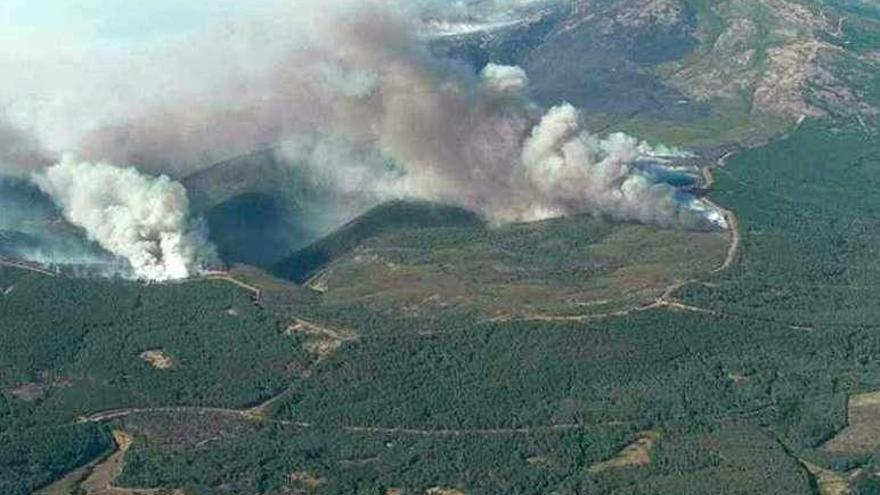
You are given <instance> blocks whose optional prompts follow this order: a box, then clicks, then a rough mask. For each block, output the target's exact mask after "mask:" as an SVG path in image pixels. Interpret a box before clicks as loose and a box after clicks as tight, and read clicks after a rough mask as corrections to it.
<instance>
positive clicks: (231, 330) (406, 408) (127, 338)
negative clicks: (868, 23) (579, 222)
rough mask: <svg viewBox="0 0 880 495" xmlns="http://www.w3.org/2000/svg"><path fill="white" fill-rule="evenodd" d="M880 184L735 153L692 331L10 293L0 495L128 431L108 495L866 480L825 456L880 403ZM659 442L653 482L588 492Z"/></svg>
mask: <svg viewBox="0 0 880 495" xmlns="http://www.w3.org/2000/svg"><path fill="white" fill-rule="evenodd" d="M878 172H880V145H878V144H877V143H875V142H872V141H871V140H868V139H867V138H866V137H865V136H864V135H863V134H861V133H860V132H859V130H858V129H857V128H848V127H843V126H840V127H823V126H822V125H820V124H809V123H808V124H807V125H805V126H803V127H801V128H800V129H799V130H797V131H796V132H794V133H793V134H792V135H791V136H788V137H786V138H784V139H779V140H776V141H774V142H772V143H769V144H767V145H765V146H760V147H756V148H753V149H748V150H744V151H742V152H739V153H737V154H736V155H735V156H734V157H733V158H731V159H730V160H729V161H728V163H727V164H726V166H725V167H724V168H722V169H720V170H717V171H716V178H717V180H716V182H715V184H714V185H713V189H712V191H711V196H712V198H713V199H714V200H715V201H717V202H718V203H720V204H722V205H724V206H725V207H727V208H730V209H731V210H733V211H735V212H736V215H737V218H738V222H739V228H740V232H741V235H742V240H741V246H740V249H739V251H738V253H737V257H736V259H735V263H734V264H733V265H732V266H731V267H730V268H729V269H728V270H724V271H721V272H719V273H717V274H715V275H711V276H706V277H704V278H703V279H701V280H697V281H694V282H692V283H689V284H687V285H685V286H684V287H682V288H680V289H679V290H678V291H677V293H676V294H674V297H676V298H678V300H680V301H682V303H683V304H685V305H687V306H688V307H694V308H701V309H702V310H703V311H693V310H687V309H676V308H674V307H670V308H662V307H661V308H654V309H650V310H645V311H638V312H633V313H630V314H627V315H621V316H617V317H609V318H604V319H603V318H600V319H596V320H587V321H569V322H563V321H559V322H553V321H528V320H522V319H513V320H510V321H489V320H485V319H483V318H479V317H478V316H477V315H473V314H472V313H470V312H469V311H463V312H455V311H452V312H447V313H444V314H442V315H434V316H433V317H420V316H413V315H405V314H393V313H376V312H374V311H371V310H370V309H369V308H367V307H365V306H364V305H363V304H361V303H359V302H357V301H354V302H352V303H349V304H346V303H345V301H344V300H342V299H340V298H334V299H332V300H328V301H325V300H324V299H322V297H321V295H320V294H318V295H315V294H314V293H313V292H310V291H307V290H305V289H302V288H298V287H296V286H293V285H291V284H289V283H288V282H284V281H283V280H275V279H272V278H271V277H269V276H266V275H259V274H257V273H251V274H249V275H248V274H247V273H243V274H242V276H243V277H245V278H247V276H250V277H251V278H250V279H248V282H249V283H255V284H261V286H262V287H264V289H265V290H264V291H263V293H262V294H261V295H260V297H259V298H257V299H255V298H254V296H253V294H250V293H249V292H248V291H246V290H244V289H242V288H240V287H237V286H235V285H232V284H229V283H227V282H224V281H220V280H214V281H192V282H186V283H180V284H172V285H144V284H138V283H133V282H125V281H114V280H105V281H96V280H85V279H76V278H67V277H47V276H44V275H39V274H34V273H29V272H25V271H20V270H15V269H10V268H4V269H2V270H0V288H6V287H11V288H12V289H11V290H9V291H5V295H4V296H2V297H3V300H2V304H0V322H2V324H0V333H2V338H3V340H4V342H5V344H4V350H5V352H3V353H0V369H2V370H3V373H2V375H0V389H2V391H3V394H2V396H0V432H2V433H0V434H2V437H3V441H2V443H0V445H2V447H0V492H2V493H4V494H6V493H8V494H11V495H18V494H28V493H31V492H33V491H34V490H36V489H38V488H40V487H44V486H47V485H48V484H50V483H51V482H52V481H54V480H55V479H58V478H60V477H62V476H64V475H65V474H66V473H68V472H70V471H71V470H73V469H74V468H76V467H78V466H83V465H85V464H88V463H90V462H92V461H94V460H96V459H100V458H101V457H102V456H104V455H106V454H107V452H110V451H112V450H113V449H114V443H113V440H112V438H111V435H110V432H111V431H112V430H113V429H123V430H125V431H126V432H128V433H129V434H131V435H133V438H134V443H133V446H132V447H131V450H130V451H129V452H128V453H127V454H126V456H125V464H124V470H123V472H122V475H121V476H120V477H119V478H118V479H117V480H116V484H117V486H130V487H140V488H156V487H165V488H176V489H182V490H184V491H185V492H186V493H194V494H214V493H218V494H219V493H267V494H282V493H300V492H304V493H312V492H314V493H333V494H350V493H364V494H380V495H381V494H385V493H394V492H393V491H392V489H404V490H406V492H404V493H423V492H424V491H425V490H427V489H429V488H431V487H448V488H456V489H459V490H462V491H463V492H464V493H468V494H482V493H487V494H489V493H499V494H502V493H503V494H510V493H517V494H544V493H558V494H577V493H597V494H598V493H603V494H604V493H608V494H632V493H644V494H656V493H668V494H707V493H745V492H748V493H766V494H770V493H779V494H793V493H804V494H807V493H816V490H817V486H819V485H818V483H819V480H820V478H819V477H817V476H816V475H815V474H814V473H813V472H811V471H810V470H809V469H808V468H807V467H806V466H807V465H808V464H809V465H811V466H821V467H822V468H823V469H826V470H829V471H831V472H834V473H845V472H847V471H849V470H851V469H853V468H857V467H861V468H862V469H863V472H870V470H871V466H873V465H874V463H875V462H876V461H875V457H874V455H875V452H874V451H864V450H863V451H853V452H842V451H829V450H828V449H826V448H824V446H825V444H826V443H827V442H828V441H829V440H830V439H832V438H834V437H835V436H836V435H838V434H839V433H840V432H841V431H842V430H844V428H846V427H847V400H848V398H849V397H850V396H851V395H853V394H859V393H863V392H871V391H874V390H877V389H880V333H878V332H877V326H876V321H877V315H876V314H875V313H876V311H877V309H876V307H875V306H876V305H875V304H873V302H874V301H876V299H877V295H878V292H880V284H877V283H872V280H876V279H877V274H878V270H880V261H878V259H880V258H878V257H877V256H876V247H875V246H877V238H876V237H877V234H876V232H878V231H880V230H878V229H877V223H878V222H880V216H878V209H880V201H878V200H877V199H878V198H877V197H876V195H877V191H878V190H880V188H878V187H877V186H878V184H877V181H878V179H877V178H876V177H878ZM442 231H443V230H442V229H441V231H440V232H442ZM449 232H453V233H454V232H455V230H449ZM352 235H354V234H352ZM357 235H358V236H364V237H362V238H359V239H358V240H357V243H362V242H369V241H368V239H367V237H366V236H367V234H366V233H361V234H357ZM407 235H408V234H406V233H405V231H400V233H399V234H394V236H397V237H400V238H406V236H407ZM439 235H440V234H439V233H437V234H432V236H434V237H431V236H429V237H428V239H429V240H430V242H431V243H432V244H437V243H441V242H443V239H441V238H435V237H436V236H439ZM603 235H604V234H603ZM386 239H387V237H386ZM352 242H354V241H352ZM383 242H387V240H386V241H383ZM401 242H403V241H401ZM407 242H411V241H407ZM343 244H345V243H343ZM347 249H350V247H349V248H347ZM316 252H317V251H316ZM261 277H262V278H261ZM295 318H302V319H305V320H307V321H310V322H319V323H320V325H324V326H325V327H321V328H325V329H324V330H323V331H324V332H325V333H326V334H323V335H319V334H320V332H317V333H316V331H314V330H312V331H311V333H310V332H309V331H306V332H299V333H297V332H295V331H291V326H290V325H291V321H293V319H295ZM318 327H319V326H318V325H317V324H316V328H318ZM308 328H311V327H308ZM327 329H330V330H327ZM346 332H350V333H351V335H350V336H348V335H349V334H348V333H346ZM341 334H345V336H340V335H341ZM322 339H323V340H322ZM315 342H318V343H324V344H326V343H328V342H329V343H332V344H333V346H332V351H333V352H326V353H321V352H318V353H316V352H315V349H316V348H317V349H320V346H317V347H316V346H315V345H313V344H315ZM149 350H153V351H161V355H162V356H164V357H165V358H167V363H166V364H167V366H165V367H157V366H154V364H155V363H152V364H151V362H150V361H149V360H147V359H144V357H143V356H144V354H143V353H144V352H145V351H149ZM270 399H271V400H270ZM267 401H268V402H267ZM255 407H256V409H253V408H255ZM114 410H127V411H128V412H127V413H126V414H125V415H123V416H120V417H117V418H111V419H108V420H106V421H101V420H98V421H94V422H92V421H88V420H87V419H88V418H89V417H90V416H91V415H94V414H96V413H101V412H106V411H114ZM248 411H250V412H248ZM648 431H649V432H654V433H652V434H656V438H657V440H656V441H655V442H654V443H653V444H652V448H651V449H650V451H649V452H648V454H647V455H648V456H649V457H648V458H649V462H647V463H643V464H638V465H629V466H624V467H619V468H612V469H599V468H597V467H596V466H601V465H602V464H600V463H602V462H603V461H607V460H608V459H613V458H614V457H615V456H616V455H618V453H620V452H621V450H622V449H624V447H626V446H627V445H630V444H632V443H633V442H634V441H635V440H637V439H638V438H641V437H643V436H644V435H645V433H644V432H648ZM876 445H877V448H880V438H878V441H877V444H876ZM221 466H222V468H221ZM873 480H874V478H873V477H871V476H861V477H854V478H853V480H852V487H853V489H854V490H856V491H857V493H876V489H877V487H876V486H874V483H875V481H873ZM296 490H300V491H299V492H297V491H296Z"/></svg>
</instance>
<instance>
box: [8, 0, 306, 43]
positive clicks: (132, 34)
mask: <svg viewBox="0 0 880 495" xmlns="http://www.w3.org/2000/svg"><path fill="white" fill-rule="evenodd" d="M292 4H295V0H294V2H291V1H290V0H246V1H242V0H129V1H124V0H3V1H2V2H0V33H2V36H3V37H4V38H7V39H8V38H17V39H20V40H24V39H29V38H45V37H53V38H68V39H76V40H78V41H80V42H82V41H95V42H104V43H114V42H115V43H129V42H145V41H150V40H151V39H155V38H161V37H167V36H169V35H170V36H173V35H178V34H183V33H186V32H187V31H191V30H193V29H198V28H200V27H204V26H206V25H210V24H214V23H217V22H224V21H226V20H234V19H236V18H241V17H249V16H253V17H260V16H262V15H265V14H267V13H270V12H277V11H278V10H279V9H281V8H283V7H284V6H285V5H286V6H290V5H292Z"/></svg>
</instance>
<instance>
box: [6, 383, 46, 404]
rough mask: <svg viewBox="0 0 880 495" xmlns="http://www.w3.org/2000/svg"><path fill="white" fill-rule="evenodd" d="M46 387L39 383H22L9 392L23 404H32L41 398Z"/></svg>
mask: <svg viewBox="0 0 880 495" xmlns="http://www.w3.org/2000/svg"><path fill="white" fill-rule="evenodd" d="M45 391H46V386H45V385H41V384H39V383H32V382H29V383H23V384H21V385H19V386H17V387H15V388H14V389H12V390H11V391H10V393H11V394H12V396H13V397H15V398H16V399H18V400H22V401H25V402H33V401H35V400H37V399H39V398H40V397H42V396H43V393H44V392H45Z"/></svg>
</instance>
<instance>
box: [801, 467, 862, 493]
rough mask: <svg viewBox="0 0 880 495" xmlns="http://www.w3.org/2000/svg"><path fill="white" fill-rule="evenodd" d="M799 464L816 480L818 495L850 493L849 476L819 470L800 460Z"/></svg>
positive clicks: (823, 469) (819, 468) (822, 469)
mask: <svg viewBox="0 0 880 495" xmlns="http://www.w3.org/2000/svg"><path fill="white" fill-rule="evenodd" d="M801 464H803V466H804V467H805V468H807V471H809V472H810V474H811V475H813V477H814V478H815V479H816V487H817V488H818V489H819V495H849V494H850V493H852V492H851V490H850V486H849V485H850V477H849V476H847V475H845V474H842V473H838V472H837V471H831V470H828V469H825V468H821V467H819V466H817V465H815V464H811V463H809V462H807V461H804V460H801Z"/></svg>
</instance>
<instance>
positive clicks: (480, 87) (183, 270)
mask: <svg viewBox="0 0 880 495" xmlns="http://www.w3.org/2000/svg"><path fill="white" fill-rule="evenodd" d="M395 3H396V2H391V1H384V2H383V1H357V2H355V1H351V0H336V1H332V2H326V1H325V2H320V4H319V3H318V2H311V1H305V2H304V4H303V5H298V8H297V12H296V13H295V14H294V13H286V14H285V15H279V16H277V18H278V19H285V20H284V21H278V22H274V23H268V24H265V25H264V26H261V25H251V24H247V26H245V23H242V24H241V25H235V26H233V27H228V26H227V29H223V30H219V31H217V32H214V33H212V34H210V35H205V36H202V37H201V38H195V37H190V38H187V39H186V40H185V42H183V43H179V44H177V45H175V44H174V43H169V44H166V45H164V46H162V47H155V48H154V49H151V50H134V49H132V50H131V51H130V52H125V51H123V52H121V53H120V52H118V51H117V52H114V53H112V54H108V53H105V52H96V53H94V54H92V55H93V56H91V57H89V58H88V60H89V62H88V64H85V65H84V64H76V63H70V61H69V60H68V61H66V63H65V64H63V65H64V67H65V69H64V71H65V72H63V73H62V75H63V76H65V77H56V78H51V77H39V78H34V81H35V82H40V81H47V80H49V81H60V82H59V83H58V84H62V83H63V82H64V81H66V80H68V79H73V78H77V79H76V84H74V85H73V86H72V87H62V88H53V91H52V92H51V94H52V96H53V98H54V100H52V101H53V106H51V107H48V108H36V107H34V108H31V107H30V106H27V105H39V104H40V102H42V101H46V100H49V98H39V97H36V98H29V99H24V98H18V99H16V101H18V102H24V103H19V104H18V105H19V106H18V107H16V108H17V112H16V115H17V116H18V120H27V117H28V116H30V115H31V114H33V115H34V118H33V119H32V120H33V122H32V124H33V126H34V127H36V128H37V130H38V131H40V137H44V138H48V139H51V138H52V136H55V135H60V134H61V132H59V131H58V129H61V130H63V131H64V132H65V133H67V134H70V133H72V132H79V133H80V134H79V135H76V136H75V139H72V141H74V142H76V143H77V144H76V145H75V146H74V147H73V148H74V151H75V152H76V154H77V156H81V157H83V159H84V160H86V162H77V161H74V160H72V159H69V158H67V159H65V160H63V161H61V162H60V163H58V164H56V165H54V166H52V167H50V168H48V169H45V170H42V171H38V172H36V173H34V174H33V177H34V181H35V182H36V183H37V184H38V185H39V186H40V188H41V189H42V190H43V191H45V192H46V193H47V194H49V195H50V196H51V197H52V198H53V199H54V201H55V202H56V203H57V204H58V205H59V206H60V207H61V208H62V209H63V212H64V216H65V218H67V219H68V220H69V221H70V222H72V223H74V224H76V225H79V226H81V227H82V228H83V229H85V230H86V231H87V232H88V235H89V237H90V238H92V239H93V240H95V241H96V242H98V243H99V244H100V245H101V246H103V247H104V248H105V249H107V250H108V251H110V252H111V253H113V254H115V255H117V256H121V257H124V258H126V259H127V260H129V262H130V263H131V265H132V266H133V267H134V270H135V272H136V273H137V275H138V276H139V277H143V278H149V279H156V280H166V279H173V278H179V277H185V276H188V275H189V274H191V273H192V272H193V270H196V269H197V268H198V267H199V266H200V265H201V264H202V263H204V262H205V260H208V259H210V251H211V249H210V247H209V246H208V243H207V242H206V241H205V235H204V233H203V231H202V229H201V227H200V225H199V222H197V221H194V220H193V219H192V218H191V215H190V212H189V205H188V202H187V198H186V191H185V190H184V189H183V186H181V185H180V184H179V183H178V182H175V181H173V180H172V179H169V178H168V177H167V176H164V175H163V176H161V177H158V178H155V177H153V176H151V175H146V173H150V174H159V173H161V174H166V175H169V176H171V177H177V178H181V177H185V176H187V175H189V174H191V173H193V172H195V171H198V170H201V169H203V168H205V167H207V166H209V165H211V164H213V163H215V162H217V161H220V160H223V159H226V158H230V157H233V156H236V155H239V154H243V153H247V152H250V151H253V150H255V149H261V148H266V147H276V148H277V149H279V150H280V152H279V153H280V155H281V156H282V157H283V158H284V159H285V161H286V162H289V163H290V164H291V166H296V167H304V169H305V170H307V171H309V174H310V175H311V176H312V177H313V178H314V179H315V180H316V181H320V182H322V184H325V185H329V186H331V190H333V191H334V192H335V193H336V194H338V195H339V196H340V198H342V199H344V200H343V201H340V202H339V204H341V205H344V206H342V207H343V208H352V209H354V210H359V211H362V210H363V209H365V208H368V207H369V206H372V205H374V204H375V203H376V202H379V201H383V200H386V199H391V198H401V197H403V198H406V197H410V198H420V199H428V200H436V201H442V202H446V203H452V204H456V205H460V206H463V207H466V208H470V209H473V210H475V211H478V212H481V213H482V214H484V215H485V216H486V217H487V218H489V219H491V220H493V221H494V222H496V223H504V222H511V221H532V220H538V219H543V218H548V217H555V216H563V215H569V214H574V213H581V212H592V213H597V214H607V215H611V216H614V217H617V218H620V219H627V220H635V221H640V222H646V223H652V224H657V225H662V226H682V227H687V228H706V227H716V226H721V227H723V226H724V225H723V221H722V220H719V219H720V218H721V216H720V215H718V214H717V212H716V211H714V209H713V208H711V207H708V206H707V204H705V203H703V202H701V201H699V200H698V199H696V198H694V197H693V196H687V195H684V194H682V193H681V192H680V191H678V190H676V189H675V188H674V187H673V186H671V185H668V184H665V183H662V182H660V181H657V180H656V178H654V177H652V176H650V175H649V174H645V173H644V172H643V171H642V169H641V168H640V167H639V166H638V163H639V162H640V161H643V160H652V159H655V158H656V156H657V155H661V154H668V153H669V150H668V149H665V148H664V147H657V148H654V147H652V146H649V145H647V144H645V143H643V142H640V141H639V140H637V139H635V138H633V137H630V136H627V135H624V134H612V135H610V136H607V137H604V138H603V137H599V136H595V135H592V134H591V133H589V132H588V131H587V130H586V129H585V128H584V126H583V119H582V116H581V115H580V113H579V111H578V110H577V109H575V108H574V107H572V106H571V105H568V104H566V103H564V102H559V104H558V105H556V106H554V107H552V108H549V109H544V108H540V107H539V106H538V105H537V104H535V103H534V102H533V101H532V100H531V99H530V97H529V89H528V77H527V74H525V72H524V71H523V70H522V69H520V68H518V67H511V66H502V65H495V64H489V65H488V66H486V67H485V68H483V69H482V70H481V71H480V72H479V73H474V71H473V70H472V69H471V68H470V67H467V66H465V65H463V64H460V63H457V62H455V61H452V60H447V59H442V58H438V57H436V56H434V55H433V54H432V53H431V52H430V51H429V49H428V48H427V45H426V40H425V38H426V36H427V35H426V32H427V31H426V22H425V19H426V17H425V15H424V12H428V13H429V14H428V17H430V16H434V17H433V18H430V19H428V21H429V22H435V21H436V16H440V15H443V14H442V13H443V12H449V9H447V8H440V7H438V6H440V5H443V4H444V3H445V2H436V1H432V0H429V1H422V2H416V3H415V4H411V5H407V6H406V7H401V6H396V7H395V6H394V4H395ZM400 3H401V4H403V3H405V2H400ZM531 3H533V2H529V1H513V0H509V1H502V2H501V3H499V4H503V5H505V6H510V5H528V4H531ZM538 3H543V2H538ZM551 3H552V2H551ZM492 4H493V3H492V2H488V3H486V4H485V5H492ZM413 5H419V6H420V7H418V8H415V7H413ZM425 6H427V7H425ZM483 8H485V7H483ZM419 9H422V10H421V11H419ZM425 9H427V10H425ZM431 9H433V10H431ZM414 10H415V11H417V12H421V13H416V14H415V15H414V14H413V12H414ZM453 10H454V9H453ZM438 12H439V13H438ZM288 14H289V15H288ZM456 15H458V16H459V17H462V16H463V17H462V18H468V17H469V16H472V15H473V9H470V10H468V11H467V12H466V13H464V14H462V13H461V12H459V13H457V14H456ZM480 15H482V14H480ZM483 17H486V18H491V19H494V17H493V16H491V15H489V16H488V17H487V16H485V15H484V16H483ZM505 22H506V21H505ZM255 26H256V27H255ZM85 53H88V51H86V52H85ZM102 55H107V56H106V57H102ZM104 58H106V64H104V65H101V64H100V61H101V60H103V59H104ZM84 60H85V59H84ZM95 60H97V62H95ZM120 60H125V61H126V62H125V63H121V62H120ZM2 62H3V60H0V67H3V64H2ZM81 65H82V66H85V67H87V68H88V69H89V70H88V71H83V74H74V73H72V72H74V71H75V70H76V68H77V67H80V66H81ZM133 67H134V68H136V69H137V70H129V69H132V68H133ZM151 70H152V71H153V72H150V71H151ZM90 74H96V75H97V76H98V77H96V78H94V79H95V80H94V81H90V80H87V79H86V80H83V79H80V78H87V77H94V76H91V75H90ZM8 84H9V83H7V85H8ZM0 87H2V86H0ZM84 88H93V89H92V90H86V89H84ZM84 93H87V94H84ZM95 94H100V95H101V98H98V99H96V98H95V96H94V95H95ZM56 95H58V96H57V98H56ZM61 95H65V97H67V96H70V95H73V99H74V100H76V99H77V98H80V100H81V101H80V100H77V101H75V103H70V102H68V101H67V100H66V99H65V98H63V97H62V96H61ZM105 96H106V98H105ZM101 100H108V103H106V107H103V106H102V104H103V103H102V101H101ZM84 102H87V104H86V103H84ZM0 103H4V102H3V101H0ZM22 105H24V106H22ZM56 107H57V108H56ZM58 109H60V110H58ZM53 112H54V113H53ZM37 114H39V115H37ZM47 114H49V115H51V116H52V117H53V118H51V119H50V118H48V117H47ZM47 121H51V122H53V124H52V125H51V126H48V127H45V126H43V127H45V128H43V127H41V123H45V122H47ZM70 141H71V139H70V138H67V139H66V140H65V143H63V144H59V143H50V145H51V146H50V147H51V148H52V149H53V150H55V151H57V152H61V151H65V149H64V148H69V146H67V144H68V143H69V142H70ZM10 143H11V144H10ZM35 150H38V148H37V147H35V146H34V142H33V141H31V140H29V139H26V138H25V137H24V136H23V135H17V134H15V133H14V132H11V131H10V130H8V129H7V128H6V127H3V126H0V160H2V161H3V162H11V163H14V164H15V167H16V168H17V169H20V170H33V169H34V168H35V167H40V166H41V164H44V163H46V160H45V157H44V156H43V155H42V154H41V153H38V152H36V151H35ZM106 163H119V164H130V165H132V166H134V167H136V168H137V169H134V168H116V167H113V166H110V165H106ZM0 166H2V165H0ZM356 212H357V211H352V212H350V213H356ZM329 216H333V215H332V214H331V215H329ZM341 216H344V215H341Z"/></svg>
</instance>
